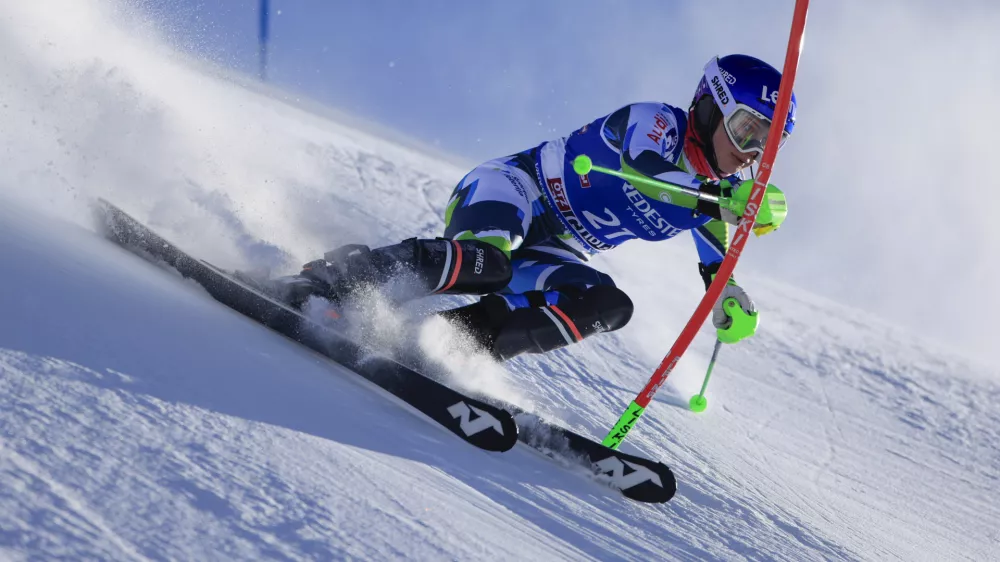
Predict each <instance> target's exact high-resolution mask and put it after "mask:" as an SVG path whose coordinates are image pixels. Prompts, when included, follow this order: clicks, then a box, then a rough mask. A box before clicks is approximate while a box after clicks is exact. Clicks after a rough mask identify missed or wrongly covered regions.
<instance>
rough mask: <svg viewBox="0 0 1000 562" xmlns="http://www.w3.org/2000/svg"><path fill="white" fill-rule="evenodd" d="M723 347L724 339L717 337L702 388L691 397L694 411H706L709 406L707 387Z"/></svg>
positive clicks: (690, 403) (690, 404)
mask: <svg viewBox="0 0 1000 562" xmlns="http://www.w3.org/2000/svg"><path fill="white" fill-rule="evenodd" d="M720 349H722V340H720V339H718V338H716V340H715V349H714V350H712V360H711V361H709V362H708V371H706V372H705V380H704V382H702V383H701V390H700V391H698V394H695V395H694V396H692V397H691V401H690V402H688V406H689V407H690V408H691V411H692V412H704V411H705V408H707V407H708V399H707V398H705V389H706V388H708V379H709V377H711V376H712V369H714V368H715V361H716V359H718V358H719V350H720Z"/></svg>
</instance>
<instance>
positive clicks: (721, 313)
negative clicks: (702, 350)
mask: <svg viewBox="0 0 1000 562" xmlns="http://www.w3.org/2000/svg"><path fill="white" fill-rule="evenodd" d="M699 270H700V272H701V276H702V279H703V280H704V281H705V289H706V290H707V289H708V287H709V285H711V284H712V280H713V279H715V274H716V272H717V271H718V270H719V264H718V263H716V264H712V265H710V266H706V265H704V264H700V265H699ZM759 322H760V317H759V315H758V314H757V307H756V306H755V305H754V302H753V300H752V299H751V298H750V295H747V292H746V291H744V290H743V288H742V287H740V286H739V285H737V284H736V282H735V281H733V280H732V279H730V280H729V283H727V284H726V286H725V287H724V288H723V289H722V295H721V296H720V297H719V300H718V301H716V302H715V306H714V307H713V308H712V324H713V325H714V326H715V329H716V333H717V335H718V337H719V339H720V340H721V341H722V343H736V342H738V341H742V340H745V339H746V338H749V337H750V336H752V335H754V333H756V332H757V325H758V324H759Z"/></svg>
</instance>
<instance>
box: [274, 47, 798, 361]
mask: <svg viewBox="0 0 1000 562" xmlns="http://www.w3.org/2000/svg"><path fill="white" fill-rule="evenodd" d="M780 79H781V74H780V73H779V72H778V71H777V70H776V69H775V68H773V67H772V66H770V65H768V64H767V63H765V62H763V61H761V60H759V59H756V58H754V57H750V56H747V55H729V56H726V57H723V58H721V59H720V58H713V59H712V60H711V61H709V63H708V65H706V67H705V74H704V76H703V77H702V79H701V81H700V83H699V85H698V88H697V90H696V93H695V96H694V99H693V100H692V102H691V104H690V106H689V108H688V109H687V111H684V110H682V109H680V108H678V107H674V106H671V105H668V104H665V103H658V102H651V103H634V104H630V105H627V106H625V107H622V108H619V109H617V110H615V111H613V112H611V113H610V114H608V115H605V116H602V117H599V118H597V119H595V120H593V121H591V122H590V123H588V124H586V125H584V126H583V127H581V128H580V129H578V130H576V131H574V132H573V133H571V134H570V135H569V136H568V137H564V138H559V139H555V140H551V141H547V142H543V143H542V144H540V145H539V146H536V147H533V148H531V149H528V150H525V151H523V152H519V153H517V154H513V155H511V156H507V157H503V158H497V159H495V160H491V161H489V162H486V163H484V164H482V165H480V166H478V167H476V168H475V169H473V170H472V171H471V172H469V173H468V174H467V175H466V176H465V177H464V178H463V179H462V180H461V181H460V182H459V184H458V186H457V187H456V188H455V190H454V192H453V194H452V196H451V199H450V200H449V202H448V205H447V208H446V211H445V217H444V218H445V230H444V233H443V234H444V235H443V237H442V238H439V239H435V240H421V239H416V238H412V239H409V240H406V241H404V242H402V243H400V244H395V245H392V246H387V247H383V248H377V249H374V250H370V249H369V248H367V247H365V246H357V245H353V246H346V247H344V248H341V249H339V250H335V251H333V252H329V253H328V254H327V255H326V256H325V258H324V259H322V260H316V261H314V262H312V263H310V264H307V265H306V266H305V268H304V270H303V272H302V273H301V274H300V275H298V276H293V277H290V278H285V281H286V283H287V287H286V289H285V290H286V294H287V295H289V296H288V297H287V298H288V300H290V301H293V302H301V301H302V300H304V298H306V296H308V295H314V294H319V295H321V296H324V297H328V298H331V299H340V298H343V297H344V296H345V295H346V294H349V293H350V292H351V291H353V290H354V289H356V288H357V287H359V286H362V285H371V284H376V285H377V284H381V283H385V282H387V281H388V280H389V278H391V277H393V276H394V275H396V274H398V272H399V269H400V268H401V267H402V268H404V269H406V270H408V271H410V272H412V273H415V274H416V275H417V277H418V278H419V279H421V280H422V282H423V284H424V288H425V290H426V292H427V293H428V294H430V293H438V294H441V293H449V294H456V293H458V294H478V295H483V296H482V297H481V298H480V299H479V301H478V302H476V303H473V304H470V305H467V306H464V307H461V308H457V309H453V310H449V311H445V312H442V313H441V314H442V315H443V316H444V317H446V318H448V319H449V320H451V321H453V322H455V323H457V324H459V325H461V326H463V327H464V328H465V329H467V330H468V331H469V332H470V333H471V334H472V335H473V336H474V337H475V338H476V340H477V341H478V342H479V343H480V344H481V345H482V346H483V348H485V349H486V350H488V351H489V352H491V353H492V354H493V355H494V356H495V357H497V358H499V359H507V358H510V357H513V356H515V355H518V354H520V353H541V352H545V351H549V350H552V349H557V348H559V347H563V346H565V345H567V344H570V343H574V342H577V341H580V340H582V339H583V338H586V337H588V336H590V335H593V334H596V333H600V332H605V331H612V330H617V329H619V328H621V327H622V326H624V325H625V324H626V323H627V322H628V321H629V319H630V318H631V316H632V313H633V306H632V302H631V300H630V299H629V298H628V296H627V295H626V294H625V293H624V292H623V291H621V290H620V289H618V288H617V287H615V284H614V281H613V280H612V279H611V277H609V276H608V275H607V274H605V273H603V272H600V271H598V270H596V269H594V268H592V267H590V266H589V265H587V261H588V258H589V257H590V256H592V255H594V254H596V253H598V252H604V251H608V250H611V249H613V248H615V247H617V246H619V245H621V244H622V243H624V242H627V241H628V240H632V239H642V240H649V241H661V240H669V239H671V238H673V237H675V236H677V235H678V234H681V233H682V232H685V231H689V232H691V234H692V236H693V238H694V242H695V245H696V247H697V250H698V255H699V257H700V261H701V263H700V264H699V270H700V273H701V275H702V278H703V279H704V281H705V284H706V287H707V286H708V284H709V283H710V282H711V281H712V278H713V276H714V274H715V272H716V271H717V270H718V267H719V264H720V263H721V261H722V258H723V256H724V255H725V253H726V250H727V249H728V244H729V229H728V225H729V224H736V222H737V220H738V218H739V217H738V216H736V215H735V214H733V213H732V212H730V211H729V210H727V209H726V208H725V207H720V206H719V205H718V204H717V203H711V202H707V201H705V200H702V199H699V198H696V197H693V196H691V195H685V194H678V193H677V192H676V191H670V190H667V189H661V188H658V187H653V186H650V184H648V183H643V182H636V183H637V184H638V185H633V184H632V183H630V182H627V181H625V180H622V179H620V178H618V177H615V176H611V175H606V174H599V173H590V174H588V175H578V174H577V173H576V172H574V169H573V165H572V162H573V160H574V159H575V158H576V156H578V155H581V154H585V155H587V156H589V157H590V158H591V159H592V161H593V163H594V164H597V165H600V166H604V167H606V168H611V169H614V170H622V171H625V172H629V173H632V174H639V175H641V176H645V177H648V178H655V179H657V180H661V181H664V182H668V183H670V184H674V185H680V186H683V187H687V188H691V189H694V190H698V191H700V192H702V193H707V194H711V195H716V196H719V195H723V196H733V195H737V196H738V195H740V194H743V195H744V196H745V194H746V192H748V191H749V190H750V184H751V183H752V182H744V181H743V179H742V177H741V176H740V173H741V172H742V171H744V170H746V169H748V168H749V167H750V166H751V165H752V164H753V163H754V162H756V161H757V159H758V158H759V157H760V155H761V153H762V152H763V147H764V143H765V142H766V140H767V134H768V130H769V127H770V121H771V119H772V118H773V117H774V110H775V105H776V102H777V92H778V85H779V82H780ZM795 106H796V102H795V98H794V96H793V98H792V104H791V110H790V112H789V114H788V118H787V122H786V125H785V128H784V133H783V135H782V138H781V139H780V140H779V141H778V142H780V143H784V141H785V139H786V138H787V137H788V135H789V134H791V132H792V130H793V128H794V126H795ZM770 189H775V190H776V188H773V186H771V188H770ZM767 201H768V200H767V199H765V202H764V204H765V205H767ZM782 201H783V198H782ZM760 215H761V216H765V215H771V216H776V217H780V219H775V220H774V223H772V224H757V225H755V231H756V232H758V233H762V232H769V231H771V230H774V229H775V228H777V226H779V224H780V222H779V221H780V220H783V217H784V209H783V208H782V209H780V212H775V213H763V212H762V213H760ZM729 297H733V298H736V299H737V301H738V302H739V303H740V306H741V307H742V308H743V310H744V312H746V313H748V314H749V313H755V310H754V305H753V302H752V301H751V300H750V298H749V297H748V296H747V294H746V292H745V291H744V290H743V289H741V288H740V287H739V286H738V285H737V284H736V283H735V281H733V280H730V281H729V284H728V285H727V287H726V289H725V291H724V293H723V297H722V298H720V299H719V304H717V305H716V310H715V313H714V314H713V322H714V323H715V325H716V327H718V328H720V329H724V328H726V326H727V323H730V322H731V320H730V318H729V316H728V315H727V314H726V313H725V312H724V311H723V310H722V308H721V302H722V301H724V300H725V299H726V298H729ZM746 335H751V334H745V335H744V336H746Z"/></svg>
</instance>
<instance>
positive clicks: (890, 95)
mask: <svg viewBox="0 0 1000 562" xmlns="http://www.w3.org/2000/svg"><path fill="white" fill-rule="evenodd" d="M132 1H138V2H140V3H141V5H143V6H144V7H146V8H147V9H148V10H149V11H150V12H151V13H153V14H154V17H155V19H156V20H157V21H159V22H160V24H161V26H162V28H163V29H164V30H165V33H166V35H167V36H168V38H169V40H170V41H171V42H172V43H173V45H174V46H176V47H179V48H182V49H184V50H187V51H189V52H194V53H197V54H199V55H201V56H205V57H207V58H210V59H212V60H214V61H216V62H219V63H221V64H224V65H226V66H229V67H231V68H236V69H239V70H242V71H245V72H248V73H255V72H256V68H257V58H256V57H257V24H256V21H257V20H256V18H257V16H256V6H257V3H258V0H220V1H209V0H164V1H160V2H153V1H152V0H132ZM271 1H272V9H273V10H274V12H275V15H274V17H273V21H272V43H271V64H270V76H271V81H272V83H274V84H276V85H277V86H279V87H281V88H285V89H289V90H292V91H296V92H299V93H301V94H304V95H306V96H308V97H310V98H313V99H315V100H317V101H320V102H322V103H325V104H328V105H330V106H333V107H335V108H337V109H339V110H341V111H346V112H349V113H352V114H355V115H357V116H358V117H361V118H363V119H367V120H371V121H375V122H378V123H380V124H382V125H384V126H387V127H389V128H391V129H394V130H397V131H399V132H400V133H402V134H404V135H407V136H409V137H414V138H416V139H419V140H421V141H423V142H426V143H430V144H433V145H436V146H438V147H439V148H440V149H442V150H444V151H446V152H450V153H453V154H456V155H458V156H460V157H462V158H464V159H466V160H467V161H469V162H470V163H471V162H476V161H482V160H485V159H488V158H492V157H496V156H500V155H504V154H509V153H511V152H514V151H517V150H521V149H524V148H526V147H529V146H532V145H534V144H536V143H538V142H540V141H542V140H545V139H548V138H553V137H559V136H563V135H565V134H568V133H569V132H570V131H572V130H573V129H575V128H577V127H579V126H580V125H582V124H583V123H586V122H589V121H591V120H592V119H594V118H595V117H597V116H600V115H603V114H606V113H608V112H609V111H611V110H613V109H615V108H617V107H619V106H621V105H623V104H625V103H629V102H634V101H643V100H657V101H665V102H667V103H672V104H674V105H678V106H681V107H686V106H687V104H688V103H689V102H690V99H691V95H692V94H693V91H694V88H695V85H696V83H697V81H698V79H699V78H700V75H701V69H702V67H703V65H704V64H705V62H706V61H707V60H708V59H709V58H710V57H712V56H714V55H716V54H726V53H730V52H746V53H749V54H753V55H756V56H759V57H761V58H763V59H765V60H768V61H770V62H772V64H774V65H775V66H778V67H780V66H781V64H782V61H783V59H784V52H785V47H786V42H787V38H788V27H789V24H790V22H791V13H792V6H793V2H792V1H791V0H781V1H774V2H761V3H746V2H737V1H718V2H671V1H652V0H636V1H629V2H625V1H616V2H612V1H597V0H574V1H572V2H570V1H568V0H567V1H555V0H553V1H548V2H546V1H528V0H505V1H504V2H494V1H486V0H483V1H475V2H458V1H442V0H436V1H422V2H402V1H388V0H383V1H367V2H334V1H332V0H328V1H321V0H271ZM278 12H280V14H278ZM998 28H1000V4H997V3H995V2H991V1H987V0H954V1H953V2H950V3H949V4H948V7H947V9H944V8H942V7H941V5H940V4H939V3H937V2H931V1H930V0H883V1H881V2H878V3H867V2H860V1H858V0H850V1H843V2H841V1H838V2H813V3H812V6H811V10H810V15H809V23H808V27H807V32H806V40H805V48H804V51H803V56H802V61H801V65H800V71H799V76H798V79H797V81H796V94H797V97H798V100H799V113H798V123H797V126H796V131H795V134H794V135H793V136H792V138H791V140H790V141H789V142H788V144H787V145H786V147H785V148H784V149H783V150H782V152H781V153H780V155H779V157H778V161H777V164H776V166H775V173H774V176H773V177H772V181H773V183H775V184H777V185H778V186H780V187H782V188H783V189H784V190H785V191H786V193H787V194H788V196H789V207H790V210H789V218H788V220H787V222H786V223H785V226H783V227H782V229H781V231H779V232H778V233H776V234H775V235H773V236H769V237H767V238H764V239H761V240H760V241H759V243H758V241H754V243H753V244H752V245H751V247H750V249H749V251H748V252H747V253H745V255H744V258H743V259H742V261H741V263H740V270H739V271H758V272H765V273H767V274H768V275H769V276H771V277H772V278H776V279H783V280H786V281H787V282H789V283H791V284H794V285H798V286H801V287H805V288H807V289H809V290H812V291H814V292H818V293H820V294H825V295H828V296H830V297H833V298H834V299H836V300H839V301H842V302H845V303H847V304H849V305H851V306H855V307H859V308H863V309H866V310H869V311H872V312H875V313H877V314H880V315H882V316H884V317H887V318H889V319H891V320H894V321H896V322H899V323H902V324H905V325H907V326H909V327H910V328H911V329H914V330H918V331H921V332H923V333H925V334H928V335H931V336H934V337H937V338H939V339H943V340H946V341H948V342H950V343H953V344H958V345H960V346H962V347H965V348H972V349H976V350H979V351H985V352H987V353H989V354H991V355H994V356H996V355H997V353H998V352H997V351H996V350H995V349H994V348H995V345H994V343H993V342H994V340H995V337H996V328H995V327H993V324H992V320H991V318H993V317H996V316H998V315H1000V301H997V302H994V301H996V299H989V298H986V297H985V295H984V291H986V290H987V288H988V287H992V286H994V285H995V283H996V281H995V280H996V279H997V278H1000V263H997V262H996V261H995V260H994V259H992V258H990V257H989V256H993V255H996V248H997V246H998V245H1000V229H996V228H994V227H993V221H994V220H995V219H994V217H993V215H994V214H995V213H994V211H992V210H991V209H992V208H991V207H990V206H988V205H984V204H983V202H984V201H987V200H989V199H990V198H992V197H994V196H995V195H994V194H993V191H994V189H995V186H994V185H993V183H995V182H991V181H988V180H986V179H985V178H988V177H989V175H988V173H989V172H990V171H991V170H992V162H993V161H995V157H994V154H995V153H996V148H994V147H993V145H994V144H995V143H996V140H995V139H996V135H995V131H996V130H1000V114H998V113H997V112H996V111H989V110H984V108H986V109H988V108H989V106H988V105H984V103H983V99H984V95H985V96H987V97H989V96H992V95H993V94H991V92H996V91H998V90H1000V40H998V39H997V38H996V31H995V30H996V29H998ZM994 97H995V96H994ZM678 243H684V242H678ZM679 267H693V266H692V265H688V264H679ZM692 271H693V270H692Z"/></svg>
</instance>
